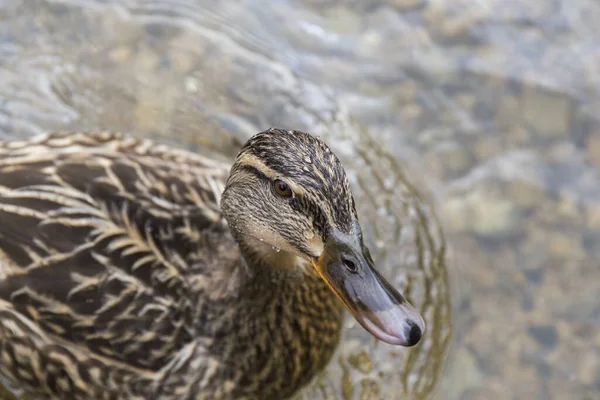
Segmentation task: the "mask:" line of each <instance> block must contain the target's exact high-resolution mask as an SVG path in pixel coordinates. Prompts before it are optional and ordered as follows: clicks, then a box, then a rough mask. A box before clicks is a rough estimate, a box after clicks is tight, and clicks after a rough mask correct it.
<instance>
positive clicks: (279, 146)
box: [0, 129, 422, 400]
mask: <svg viewBox="0 0 600 400" xmlns="http://www.w3.org/2000/svg"><path fill="white" fill-rule="evenodd" d="M228 170H229V167H228V166H227V165H224V164H221V163H218V162H216V161H213V160H210V159H207V158H205V157H201V156H199V155H196V154H193V153H190V152H187V151H182V150H175V149H172V148H169V147H166V146H162V145H157V144H155V143H153V142H151V141H149V140H140V139H135V138H132V137H128V136H124V135H120V134H114V133H106V132H104V133H96V134H84V133H56V134H51V135H47V136H40V137H35V138H31V139H27V140H20V141H12V142H4V143H0V375H1V376H2V377H3V378H4V379H6V380H8V381H9V382H10V383H11V385H14V386H15V387H17V388H19V389H21V390H23V391H25V392H27V393H29V394H31V395H34V396H36V397H35V398H40V399H59V398H60V399H73V400H77V399H86V400H87V399H118V400H121V399H123V400H125V399H128V400H129V399H132V400H133V399H165V400H171V399H172V400H175V399H178V400H179V399H181V400H184V399H194V400H196V399H214V400H218V399H278V398H286V397H289V396H290V395H291V394H292V393H293V392H295V391H296V390H297V389H298V388H299V387H301V386H302V385H304V384H306V383H307V382H308V381H309V380H310V379H311V378H312V377H313V376H314V375H315V374H316V373H317V372H318V371H319V370H321V369H322V368H323V367H324V366H325V365H326V363H327V362H328V360H329V359H330V357H331V355H332V353H333V351H334V349H335V347H336V345H337V342H338V340H339V335H340V329H341V320H342V315H343V313H342V310H343V308H342V303H341V302H340V301H339V300H338V299H337V298H336V296H335V294H334V292H333V291H332V290H331V289H332V288H335V287H336V286H335V282H334V281H333V280H331V281H329V280H328V279H329V278H328V276H329V275H327V274H328V272H327V271H326V272H325V273H323V272H321V273H319V272H318V271H320V270H319V269H318V268H317V267H314V266H313V265H317V264H315V263H316V262H317V261H315V260H317V259H318V260H324V258H323V256H322V255H323V254H324V253H325V251H324V248H325V249H326V248H328V246H329V245H328V243H329V241H330V240H331V239H330V238H331V237H334V236H335V232H338V231H339V232H341V233H340V235H342V234H348V235H350V234H351V233H352V232H355V231H356V229H357V228H356V227H357V226H358V225H357V218H356V211H355V208H354V203H353V199H352V195H351V193H350V187H349V184H348V180H347V178H346V175H345V173H344V170H343V168H342V166H341V164H340V162H339V160H338V159H337V157H335V155H334V154H333V153H332V152H331V151H330V150H329V148H328V147H327V146H326V145H325V144H324V143H323V142H322V141H320V140H318V139H316V138H314V137H312V136H310V135H308V134H305V133H302V132H297V131H283V130H277V129H270V130H268V131H265V132H262V133H260V134H258V135H256V136H254V137H253V138H252V139H251V140H250V141H249V142H248V143H247V144H246V145H245V146H244V148H243V149H242V150H241V152H240V154H239V155H238V157H237V159H236V162H235V164H234V165H233V167H232V168H231V171H230V173H229V171H228ZM281 179H283V180H285V182H286V184H287V185H289V187H291V189H292V191H293V197H290V198H289V199H287V198H283V197H281V196H277V194H276V193H275V192H274V190H273V182H274V181H278V180H281ZM290 193H291V192H290ZM221 196H222V198H221ZM227 221H228V222H227ZM361 245H362V239H361ZM365 251H366V250H365ZM319 257H321V258H319ZM367 258H368V260H370V257H367ZM361 260H362V259H361ZM319 262H321V261H319ZM355 262H359V263H360V260H358V261H357V260H355ZM336 265H337V264H336ZM349 265H350V264H349ZM351 265H354V264H351ZM332 274H334V273H333V272H332ZM336 277H337V275H335V274H334V278H336ZM323 278H325V279H323ZM332 279H333V278H332ZM326 280H327V282H326ZM332 282H333V286H332ZM338 295H339V294H338ZM339 296H341V297H340V298H341V299H342V300H343V301H344V303H345V304H346V305H347V306H348V302H350V303H352V298H351V297H348V298H349V299H350V300H347V299H346V300H344V293H341V295H339ZM367 297H368V296H367ZM367 300H368V298H367ZM367 300H366V301H367ZM395 304H403V303H402V301H400V300H398V301H397V302H396V303H395ZM360 306H361V307H363V308H364V310H366V311H365V312H370V311H378V310H377V309H374V308H373V307H366V308H365V306H364V304H361V305H360ZM367 306H368V304H367ZM359 308H360V307H359ZM375 308H377V307H375ZM351 310H352V309H351ZM360 310H362V308H361V309H360ZM360 310H359V314H360ZM369 315H371V314H369ZM373 315H375V314H373ZM369 318H372V316H371V317H369ZM421 323H422V322H421ZM413 325H414V324H413ZM413 325H409V327H410V328H411V329H412V328H413ZM421 330H422V325H421ZM413 333H414V332H413V331H412V330H411V331H410V335H411V337H410V340H408V339H406V341H407V342H408V345H412V344H414V343H416V342H415V341H414V337H413V336H414V335H413ZM417 333H418V337H417V338H416V340H417V341H418V338H419V337H420V331H418V332H417ZM407 335H408V333H407Z"/></svg>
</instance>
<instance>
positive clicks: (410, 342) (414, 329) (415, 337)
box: [405, 321, 423, 346]
mask: <svg viewBox="0 0 600 400" xmlns="http://www.w3.org/2000/svg"><path fill="white" fill-rule="evenodd" d="M407 325H408V326H407V327H406V330H405V332H406V345H407V346H414V345H415V344H417V343H419V340H421V336H422V335H423V332H421V328H419V326H418V325H417V324H415V323H414V322H412V321H407Z"/></svg>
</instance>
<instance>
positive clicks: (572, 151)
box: [0, 0, 600, 400]
mask: <svg viewBox="0 0 600 400" xmlns="http://www.w3.org/2000/svg"><path fill="white" fill-rule="evenodd" d="M599 18H600V6H598V5H597V4H596V2H594V1H592V0H569V1H567V0H558V1H553V0H544V1H537V2H530V1H526V0H490V1H486V2H481V1H476V0H462V1H456V0H435V1H427V0H368V1H364V2H347V1H343V0H338V1H336V0H331V1H315V0H282V1H278V2H270V3H269V6H268V7H266V6H265V2H263V1H261V0H246V1H244V2H239V1H229V0H224V1H221V2H212V1H204V0H169V1H167V0H102V1H101V0H20V1H19V0H0V82H1V83H2V84H1V85H0V137H17V136H26V135H31V134H34V133H39V132H43V131H49V130H64V129H68V130H75V129H77V130H79V129H83V130H98V129H109V130H119V131H126V132H132V133H135V134H138V135H147V136H150V137H153V138H156V139H158V140H161V141H164V142H168V143H172V144H175V145H180V146H187V147H188V148H191V149H194V150H197V151H200V152H207V153H209V154H212V155H216V154H221V155H222V156H223V158H225V159H230V158H231V157H232V156H233V155H234V154H235V152H236V150H237V148H238V147H239V144H240V143H241V142H242V141H243V140H244V139H246V138H247V137H249V136H250V135H252V134H253V133H255V132H258V131H261V130H263V129H265V128H267V127H269V126H281V127H287V128H295V129H303V130H307V131H310V132H313V133H315V134H319V135H321V136H322V137H323V138H324V139H325V140H326V141H327V142H328V143H329V144H330V145H331V147H332V148H334V150H335V151H336V152H337V153H338V154H339V155H340V158H342V160H343V161H344V163H345V165H346V167H347V169H348V172H349V175H350V177H351V179H352V183H353V187H354V191H355V196H356V202H357V205H358V206H359V214H360V216H361V221H362V223H363V225H365V233H368V235H366V236H368V237H369V240H370V247H371V248H372V250H373V251H372V252H373V253H374V254H373V255H374V258H375V259H376V261H377V263H378V265H379V267H380V268H381V269H382V271H383V272H384V274H385V275H386V276H387V277H389V278H390V279H391V280H392V281H393V282H394V284H395V285H397V286H399V287H405V288H406V290H405V291H406V293H407V294H408V297H409V298H410V300H411V301H412V302H413V303H414V304H417V305H418V306H419V307H420V309H421V310H422V312H423V314H424V315H425V318H426V321H427V326H428V330H427V332H426V336H425V337H424V339H423V342H422V344H421V345H420V346H418V347H416V348H414V349H409V350H407V349H396V348H393V347H391V346H387V345H385V344H382V343H378V342H375V341H374V340H373V339H372V338H370V337H369V336H368V335H367V334H365V333H364V331H363V330H362V329H361V328H360V327H358V326H356V324H355V323H354V321H352V320H350V319H348V327H347V328H348V329H346V334H345V339H344V342H343V344H342V346H341V348H340V351H339V352H338V354H337V355H336V358H335V360H334V362H332V364H331V366H330V367H329V368H328V369H327V371H326V373H325V374H324V375H323V376H321V377H319V379H317V380H316V381H315V382H314V384H313V385H312V386H311V387H309V388H307V390H306V391H305V392H304V393H302V394H300V395H299V397H300V398H302V399H313V398H317V399H319V398H321V399H327V398H331V399H336V398H340V399H342V398H343V399H353V398H354V399H386V400H387V399H404V398H414V399H423V398H428V397H430V396H431V395H432V394H433V393H435V392H436V389H435V385H436V384H438V383H440V384H441V388H440V389H437V393H438V394H437V396H434V397H438V398H443V399H459V398H460V399H505V398H506V399H514V398H528V399H552V398H556V399H563V398H578V399H585V398H589V399H592V398H598V396H597V393H598V391H599V390H600V354H599V353H600V341H599V340H600V339H599V337H598V335H597V331H598V328H599V325H598V321H600V309H599V308H598V301H597V293H598V289H599V286H600V283H598V282H600V272H599V271H600V270H599V269H598V267H597V266H598V262H597V260H598V259H599V258H600V185H598V182H600V176H599V175H600V173H599V171H600V168H599V167H600V120H599V119H598V115H597V110H598V107H599V106H600V96H599V95H598V93H599V88H600V85H599V84H600V80H599V79H598V76H599V75H598V73H597V72H598V71H599V70H600V57H599V55H600V51H599V49H598V43H597V40H596V39H597V37H598V36H599V33H600V32H598V28H597V22H595V21H597V20H598V19H599ZM400 163H401V164H400ZM410 182H412V184H411V183H410ZM417 187H418V188H419V189H417ZM419 192H421V193H424V194H425V195H426V196H425V197H426V198H427V199H429V200H431V201H433V204H435V205H436V211H437V215H438V216H439V220H438V217H436V213H434V211H433V209H431V208H430V207H429V204H430V203H429V201H425V200H423V199H424V197H422V195H421V194H419ZM439 221H441V223H440V222H439ZM441 226H443V227H444V232H445V234H446V235H445V237H446V238H445V239H444V236H443V235H442V232H441ZM447 242H448V244H447ZM450 249H452V257H450V256H449V252H450ZM448 261H449V264H448V265H447V262H448ZM447 266H448V269H447V268H446V267H447ZM450 282H452V283H454V284H455V285H453V289H454V288H456V290H453V292H452V306H453V307H452V310H453V313H452V321H453V322H454V323H453V324H451V315H450V314H451V313H450V310H451V304H450V297H451V296H450V294H449V286H450ZM452 325H453V326H454V329H455V332H454V335H453V337H454V339H453V340H452V344H451V343H450V341H451V339H450V338H451V332H452ZM449 350H450V358H449V362H448V363H447V364H448V366H447V368H445V369H444V368H443V366H444V364H445V361H446V355H447V354H448V351H449ZM0 396H2V394H0Z"/></svg>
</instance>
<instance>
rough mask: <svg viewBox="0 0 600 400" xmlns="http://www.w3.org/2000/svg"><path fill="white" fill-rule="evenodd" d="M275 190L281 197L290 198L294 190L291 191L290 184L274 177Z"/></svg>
mask: <svg viewBox="0 0 600 400" xmlns="http://www.w3.org/2000/svg"><path fill="white" fill-rule="evenodd" d="M274 185H275V192H277V194H278V195H280V196H281V197H287V198H291V197H294V192H292V188H291V187H290V185H288V184H287V183H285V182H284V181H282V180H281V179H276V180H275V182H274Z"/></svg>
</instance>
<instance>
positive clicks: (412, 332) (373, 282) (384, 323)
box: [313, 227, 425, 347]
mask: <svg viewBox="0 0 600 400" xmlns="http://www.w3.org/2000/svg"><path fill="white" fill-rule="evenodd" d="M359 230H360V228H358V227H357V229H355V231H357V232H359ZM313 266H314V268H315V270H316V271H317V273H318V274H319V275H320V276H321V277H322V278H323V279H324V280H325V282H327V284H328V285H329V287H330V288H331V290H333V292H334V293H335V294H336V295H337V297H338V298H339V299H340V300H341V301H342V302H343V303H344V305H345V306H346V308H347V309H348V310H349V311H350V313H351V314H352V316H354V318H355V319H356V320H357V321H358V323H360V324H361V325H362V327H363V328H365V329H366V330H367V331H368V332H369V333H371V334H372V335H373V336H375V337H376V338H377V339H379V340H382V341H384V342H386V343H389V344H393V345H400V346H407V347H409V346H414V345H415V344H417V343H418V342H419V340H420V339H421V336H422V335H423V332H424V330H425V322H424V321H423V318H422V317H421V315H420V314H419V312H418V311H417V310H416V309H415V308H414V307H413V306H412V305H410V303H409V302H408V301H406V299H405V298H404V297H403V296H402V295H401V294H400V293H399V292H398V291H397V290H396V289H394V288H393V287H392V285H391V284H390V283H389V282H388V281H387V280H386V279H385V278H384V277H383V276H382V275H381V274H380V273H379V272H378V271H377V270H376V269H375V267H374V265H373V260H372V259H371V256H370V254H369V250H368V249H367V248H366V246H364V244H363V242H362V239H361V237H360V234H358V233H356V234H350V235H348V234H344V233H342V232H339V231H338V232H333V233H332V234H331V235H330V236H329V238H328V240H327V243H326V244H325V249H324V251H323V253H322V254H321V256H320V257H318V258H315V259H313Z"/></svg>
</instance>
